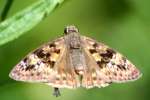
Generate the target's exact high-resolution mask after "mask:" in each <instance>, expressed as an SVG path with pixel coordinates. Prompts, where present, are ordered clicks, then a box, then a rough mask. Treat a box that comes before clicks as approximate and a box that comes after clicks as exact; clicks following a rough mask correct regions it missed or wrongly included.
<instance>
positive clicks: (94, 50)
mask: <svg viewBox="0 0 150 100" xmlns="http://www.w3.org/2000/svg"><path fill="white" fill-rule="evenodd" d="M89 51H90V53H91V54H93V53H96V52H97V51H96V49H90V50H89Z"/></svg>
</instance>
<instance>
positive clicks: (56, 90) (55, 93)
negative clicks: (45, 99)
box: [53, 87, 60, 97]
mask: <svg viewBox="0 0 150 100" xmlns="http://www.w3.org/2000/svg"><path fill="white" fill-rule="evenodd" d="M53 95H54V96H56V97H58V96H60V91H59V88H56V87H54V92H53Z"/></svg>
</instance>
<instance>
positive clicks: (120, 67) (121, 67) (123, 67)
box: [117, 65, 126, 70]
mask: <svg viewBox="0 0 150 100" xmlns="http://www.w3.org/2000/svg"><path fill="white" fill-rule="evenodd" d="M117 67H118V68H119V69H121V70H126V68H125V66H123V65H117Z"/></svg>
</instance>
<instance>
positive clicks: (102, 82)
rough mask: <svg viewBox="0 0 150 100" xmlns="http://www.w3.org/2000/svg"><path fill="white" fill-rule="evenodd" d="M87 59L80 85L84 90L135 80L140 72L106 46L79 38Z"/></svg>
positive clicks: (85, 38) (82, 37) (88, 39)
mask: <svg viewBox="0 0 150 100" xmlns="http://www.w3.org/2000/svg"><path fill="white" fill-rule="evenodd" d="M81 40H82V44H83V49H84V51H85V55H86V59H87V67H88V69H87V72H86V73H85V75H83V81H82V85H83V86H84V87H86V88H91V87H94V86H97V87H105V86H108V85H109V84H110V83H112V82H115V83H120V82H126V81H132V80H136V79H138V78H139V77H140V76H141V73H140V71H139V70H138V69H137V68H136V67H135V66H134V65H133V64H132V63H131V62H130V61H129V60H127V59H126V58H125V57H123V56H122V55H121V54H120V53H118V52H116V51H115V50H113V49H111V48H109V47H108V46H106V45H104V44H102V43H98V42H96V41H95V40H93V39H91V38H88V37H85V36H81Z"/></svg>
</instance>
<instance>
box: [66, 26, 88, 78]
mask: <svg viewBox="0 0 150 100" xmlns="http://www.w3.org/2000/svg"><path fill="white" fill-rule="evenodd" d="M66 30H67V31H66V33H65V34H66V36H64V40H65V45H66V47H67V51H68V55H69V63H70V64H71V66H70V67H73V68H74V70H75V72H76V73H77V74H78V75H82V74H83V72H84V69H85V67H86V62H85V61H86V60H85V59H86V58H85V55H84V52H83V48H82V43H81V38H80V35H79V33H78V30H77V29H74V27H68V28H66Z"/></svg>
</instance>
